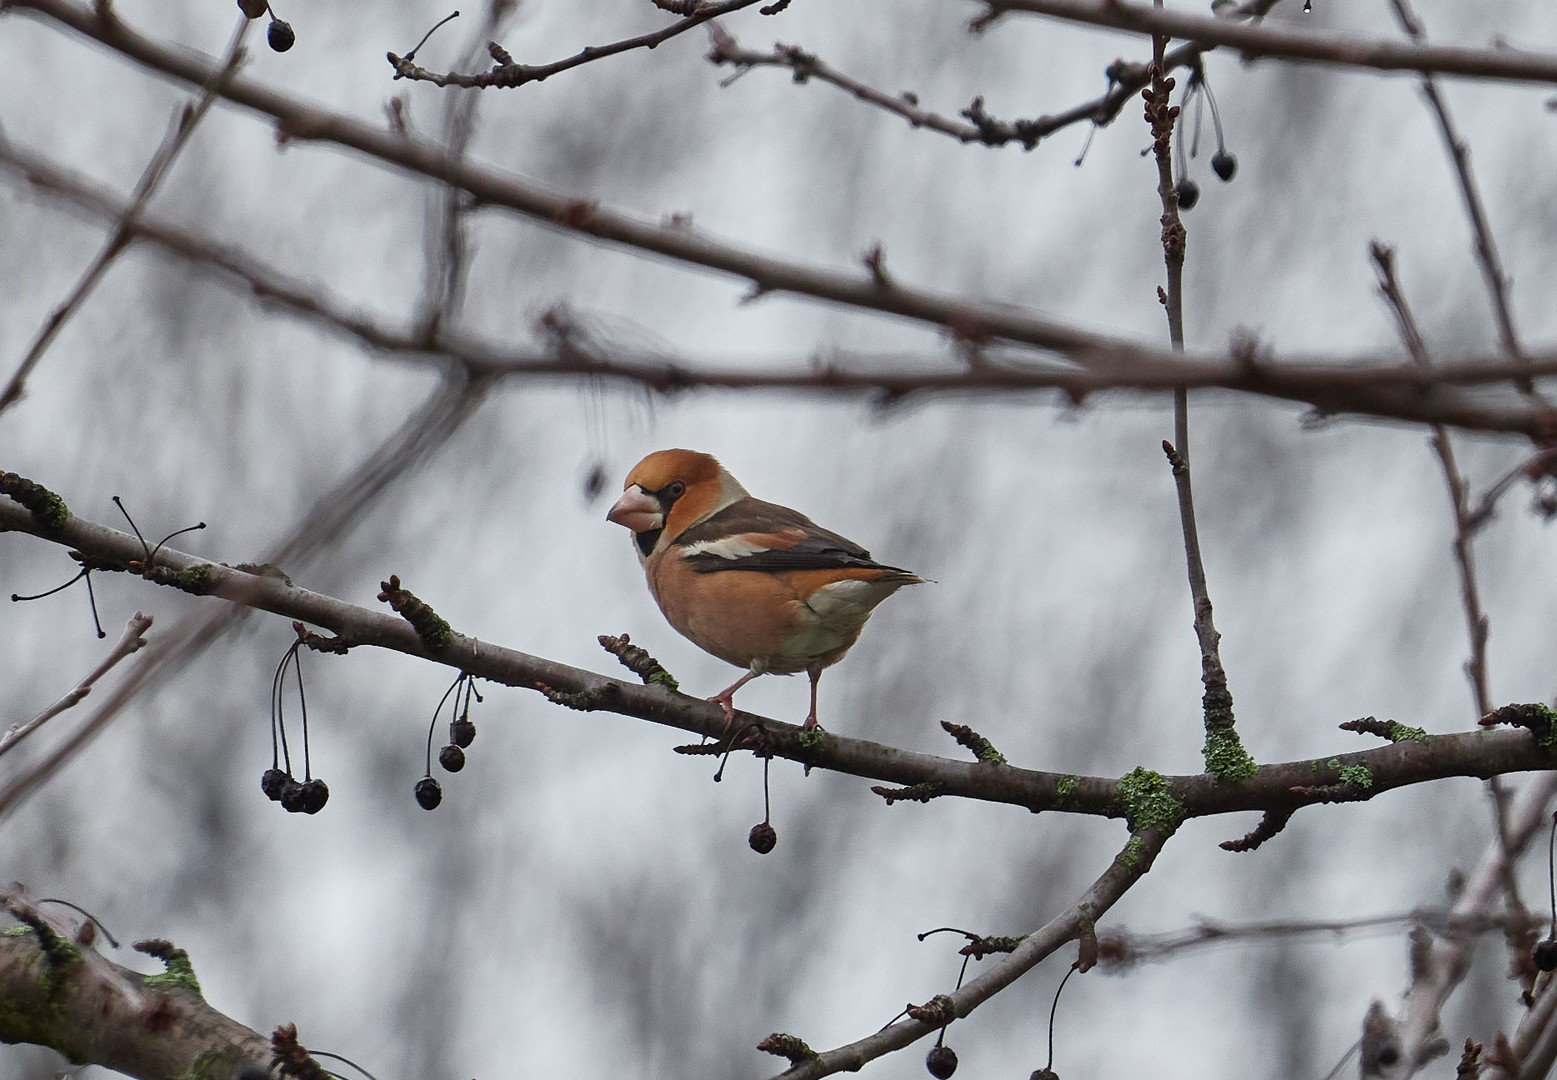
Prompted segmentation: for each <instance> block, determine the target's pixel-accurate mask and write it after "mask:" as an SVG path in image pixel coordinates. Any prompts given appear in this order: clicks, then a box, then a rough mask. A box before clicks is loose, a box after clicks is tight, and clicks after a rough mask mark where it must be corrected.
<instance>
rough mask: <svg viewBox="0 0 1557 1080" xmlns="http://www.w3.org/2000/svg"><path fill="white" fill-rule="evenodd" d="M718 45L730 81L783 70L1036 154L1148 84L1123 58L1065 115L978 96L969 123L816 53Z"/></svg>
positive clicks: (1186, 57)
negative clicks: (1042, 144) (991, 104)
mask: <svg viewBox="0 0 1557 1080" xmlns="http://www.w3.org/2000/svg"><path fill="white" fill-rule="evenodd" d="M711 37H712V39H713V44H712V46H711V47H710V49H709V51H708V59H709V61H711V62H712V63H714V64H716V65H723V64H729V65H731V66H733V67H734V68H736V74H735V75H732V76H731V77H730V80H726V82H729V81H731V80H733V79H735V78H736V77H738V76H739V75H741V74H743V73H744V72H746V71H749V70H751V69H752V68H757V67H781V68H788V69H789V70H790V71H793V72H794V81H795V82H797V83H803V82H806V81H808V80H810V79H816V80H818V81H819V82H825V83H828V84H830V85H832V86H836V87H838V88H839V89H840V90H843V91H846V92H847V93H850V94H853V95H854V96H855V97H856V98H858V99H860V100H861V101H863V102H865V103H866V104H869V105H874V106H876V107H877V108H880V109H885V110H886V111H887V112H890V113H893V114H894V115H897V116H901V117H902V118H903V119H904V120H907V121H908V122H909V123H910V124H912V125H913V126H914V127H916V128H923V129H925V130H927V131H936V132H939V133H941V134H942V135H949V136H951V137H952V138H954V139H956V140H958V141H959V142H964V143H982V144H983V145H985V146H1007V145H1010V144H1011V143H1016V144H1018V145H1020V146H1022V147H1023V148H1024V149H1027V150H1031V149H1032V148H1033V147H1035V146H1037V145H1038V142H1039V140H1040V139H1044V138H1047V137H1048V136H1050V135H1052V134H1054V133H1055V132H1056V131H1060V130H1061V129H1063V128H1066V127H1069V126H1070V125H1072V124H1076V123H1082V122H1090V123H1092V124H1094V125H1096V126H1098V127H1105V126H1107V125H1108V124H1110V123H1112V122H1113V120H1114V118H1115V117H1116V116H1118V115H1119V111H1120V110H1121V109H1122V108H1123V107H1124V106H1125V104H1126V103H1127V102H1129V101H1130V100H1131V99H1132V98H1133V97H1135V95H1136V93H1137V92H1138V91H1139V90H1140V89H1141V88H1142V87H1144V86H1145V85H1146V84H1147V81H1148V75H1147V71H1148V68H1147V67H1146V66H1145V65H1143V64H1130V63H1126V62H1125V61H1123V60H1120V61H1116V62H1115V63H1113V64H1110V65H1109V67H1108V70H1107V75H1108V82H1109V86H1108V91H1107V92H1106V93H1104V94H1103V95H1102V96H1101V97H1099V98H1097V99H1095V100H1093V101H1088V102H1084V103H1082V104H1080V105H1076V106H1074V107H1072V108H1069V109H1066V110H1065V111H1064V112H1062V113H1056V114H1053V115H1048V114H1045V115H1043V116H1040V117H1037V118H1036V119H1033V120H1010V121H1006V120H997V119H995V118H994V117H992V116H990V115H988V114H987V113H985V112H984V99H983V98H981V97H980V98H975V99H974V101H973V104H972V105H970V106H969V107H968V108H967V109H965V110H963V112H962V114H961V115H962V116H963V117H966V119H965V120H954V119H952V118H951V117H948V116H945V115H943V114H941V113H938V112H933V111H931V110H929V109H925V108H922V107H921V106H920V104H919V98H918V96H917V95H915V94H912V93H907V92H905V93H902V94H897V95H893V94H888V93H886V92H885V91H883V90H877V89H876V88H875V87H873V86H870V85H868V84H866V83H863V82H861V81H859V80H858V79H856V78H854V77H852V76H850V75H845V74H844V73H843V72H841V71H838V70H837V69H836V68H834V67H832V66H831V65H829V64H828V63H826V62H825V61H823V60H822V59H820V58H819V57H817V56H816V55H815V54H814V53H808V52H806V51H805V50H803V49H801V48H799V47H798V46H795V45H782V44H778V45H774V46H773V51H772V52H767V53H763V52H757V51H755V50H753V49H747V48H743V47H742V46H741V43H740V42H739V41H737V40H736V39H735V35H733V34H731V33H730V32H729V31H728V30H725V29H723V28H722V27H720V26H718V25H715V26H714V27H713V28H712V30H711ZM1202 51H1203V50H1202V49H1201V48H1200V46H1198V45H1193V44H1191V45H1180V46H1179V47H1178V48H1176V49H1174V50H1172V51H1171V52H1169V53H1167V54H1166V55H1165V56H1164V57H1163V61H1162V62H1163V65H1164V67H1165V69H1166V70H1168V71H1172V70H1174V69H1175V68H1179V67H1183V66H1185V65H1186V64H1195V63H1197V62H1198V61H1199V59H1200V54H1201V52H1202Z"/></svg>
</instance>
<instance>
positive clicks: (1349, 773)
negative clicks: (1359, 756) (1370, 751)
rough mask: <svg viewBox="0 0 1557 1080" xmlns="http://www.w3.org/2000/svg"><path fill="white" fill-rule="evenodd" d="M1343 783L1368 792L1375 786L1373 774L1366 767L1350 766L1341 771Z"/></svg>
mask: <svg viewBox="0 0 1557 1080" xmlns="http://www.w3.org/2000/svg"><path fill="white" fill-rule="evenodd" d="M1339 775H1340V778H1341V783H1343V784H1345V785H1346V786H1348V787H1354V788H1358V789H1359V790H1362V791H1366V790H1368V789H1369V788H1371V787H1372V786H1373V773H1372V772H1371V771H1370V770H1369V769H1368V767H1367V766H1366V765H1348V766H1346V768H1344V769H1342V770H1341V771H1340V774H1339Z"/></svg>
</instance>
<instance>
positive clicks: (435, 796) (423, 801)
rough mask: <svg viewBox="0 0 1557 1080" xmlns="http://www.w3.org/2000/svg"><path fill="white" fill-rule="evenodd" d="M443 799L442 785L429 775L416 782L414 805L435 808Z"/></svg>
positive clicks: (429, 808) (424, 808) (428, 808)
mask: <svg viewBox="0 0 1557 1080" xmlns="http://www.w3.org/2000/svg"><path fill="white" fill-rule="evenodd" d="M442 801H443V785H441V784H439V783H438V781H436V780H434V779H433V778H432V777H430V776H424V777H422V778H421V779H420V780H418V781H417V782H416V805H418V806H420V807H421V808H422V809H423V810H433V809H436V808H437V806H438V804H439V803H441V802H442Z"/></svg>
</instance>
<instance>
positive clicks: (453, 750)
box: [438, 743, 465, 772]
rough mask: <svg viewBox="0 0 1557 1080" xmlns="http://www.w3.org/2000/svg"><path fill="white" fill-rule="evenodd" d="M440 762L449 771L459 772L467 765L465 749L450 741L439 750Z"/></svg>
mask: <svg viewBox="0 0 1557 1080" xmlns="http://www.w3.org/2000/svg"><path fill="white" fill-rule="evenodd" d="M438 764H439V765H442V766H443V767H444V768H445V769H447V770H448V771H449V772H459V771H460V770H461V769H463V768H464V767H465V751H463V750H461V749H460V748H459V747H457V746H455V745H454V744H453V743H450V744H449V745H448V746H445V747H444V748H443V749H442V750H439V751H438Z"/></svg>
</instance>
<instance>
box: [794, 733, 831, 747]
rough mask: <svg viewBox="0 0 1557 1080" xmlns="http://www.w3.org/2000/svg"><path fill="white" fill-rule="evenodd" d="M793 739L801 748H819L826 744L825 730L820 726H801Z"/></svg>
mask: <svg viewBox="0 0 1557 1080" xmlns="http://www.w3.org/2000/svg"><path fill="white" fill-rule="evenodd" d="M795 741H796V742H798V743H799V744H800V747H801V749H802V750H820V749H822V748H823V747H824V746H826V745H827V732H825V731H823V730H822V729H821V728H801V729H800V730H799V731H797V732H796V733H795Z"/></svg>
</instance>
